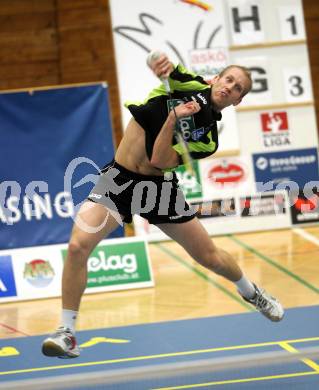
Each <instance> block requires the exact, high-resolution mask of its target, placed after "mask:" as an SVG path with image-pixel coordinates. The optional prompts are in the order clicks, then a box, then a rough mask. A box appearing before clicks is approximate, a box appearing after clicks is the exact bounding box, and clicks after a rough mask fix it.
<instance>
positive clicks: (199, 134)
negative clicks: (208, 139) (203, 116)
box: [192, 127, 205, 141]
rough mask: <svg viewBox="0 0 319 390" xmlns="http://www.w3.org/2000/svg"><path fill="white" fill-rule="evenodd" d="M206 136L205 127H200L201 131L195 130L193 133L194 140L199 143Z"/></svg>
mask: <svg viewBox="0 0 319 390" xmlns="http://www.w3.org/2000/svg"><path fill="white" fill-rule="evenodd" d="M204 134H205V129H204V127H200V128H199V129H195V130H194V131H192V140H194V141H198V140H199V139H200V138H201V137H202V136H203V135H204Z"/></svg>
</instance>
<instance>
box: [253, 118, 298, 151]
mask: <svg viewBox="0 0 319 390" xmlns="http://www.w3.org/2000/svg"><path fill="white" fill-rule="evenodd" d="M260 119H261V128H262V135H263V143H264V146H265V147H266V148H267V147H280V146H286V145H290V144H291V140H290V132H289V126H288V115H287V112H285V111H279V112H268V113H262V114H260Z"/></svg>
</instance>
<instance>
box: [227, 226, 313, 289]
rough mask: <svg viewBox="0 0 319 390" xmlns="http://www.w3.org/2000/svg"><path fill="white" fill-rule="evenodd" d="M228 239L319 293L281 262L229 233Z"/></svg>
mask: <svg viewBox="0 0 319 390" xmlns="http://www.w3.org/2000/svg"><path fill="white" fill-rule="evenodd" d="M227 237H229V239H230V240H231V241H233V242H236V243H237V244H238V245H239V246H241V247H242V248H244V249H246V250H247V251H248V252H250V253H253V254H255V255H256V256H257V257H259V258H260V259H262V260H264V261H265V262H266V263H268V264H270V265H272V266H273V267H275V268H277V269H278V270H279V271H281V272H283V273H285V274H286V275H288V276H290V277H291V278H293V279H295V280H296V281H297V282H299V283H300V284H302V285H303V286H305V287H307V288H308V289H309V290H311V291H314V292H315V293H317V294H319V288H317V287H316V286H314V285H312V284H311V283H309V282H308V281H307V280H305V279H303V278H301V277H300V276H298V275H296V274H295V273H293V272H292V271H289V269H287V268H286V267H284V266H282V265H281V264H278V263H277V262H276V261H274V260H272V259H271V258H270V257H268V256H266V255H264V254H262V253H260V252H259V251H258V250H257V249H255V248H253V247H251V246H250V245H248V244H246V243H244V242H243V241H241V240H240V239H239V238H238V237H236V236H234V235H232V234H229V235H227Z"/></svg>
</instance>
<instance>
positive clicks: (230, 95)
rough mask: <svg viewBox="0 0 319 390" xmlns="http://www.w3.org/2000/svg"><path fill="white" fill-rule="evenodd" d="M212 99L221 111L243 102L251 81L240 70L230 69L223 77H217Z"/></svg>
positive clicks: (213, 84) (213, 80) (214, 79)
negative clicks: (243, 95)
mask: <svg viewBox="0 0 319 390" xmlns="http://www.w3.org/2000/svg"><path fill="white" fill-rule="evenodd" d="M211 84H212V93H211V98H212V101H213V105H214V107H215V108H216V109H217V110H218V111H221V110H222V109H224V108H225V107H228V106H230V105H233V106H236V105H237V104H239V103H240V102H241V99H242V94H243V92H244V91H246V90H247V88H248V87H249V80H248V78H247V76H246V75H245V73H244V72H243V71H242V70H241V69H240V68H235V67H234V68H230V69H228V70H227V71H226V72H225V73H224V74H223V75H222V76H220V75H217V76H215V77H214V78H213V79H212V81H211Z"/></svg>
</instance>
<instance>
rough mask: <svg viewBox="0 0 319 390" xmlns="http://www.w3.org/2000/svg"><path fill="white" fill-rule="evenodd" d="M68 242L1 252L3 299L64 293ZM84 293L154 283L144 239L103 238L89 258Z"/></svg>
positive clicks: (0, 283) (0, 277) (53, 295)
mask: <svg viewBox="0 0 319 390" xmlns="http://www.w3.org/2000/svg"><path fill="white" fill-rule="evenodd" d="M66 250H67V245H65V244H62V245H61V244H57V245H49V246H38V247H33V248H20V249H13V250H5V251H0V302H8V301H21V300H31V299H40V298H49V297H57V296H60V295H61V280H62V270H63V263H64V260H65V257H66V253H67V252H66ZM88 271H89V273H88V282H87V288H86V290H85V293H95V292H103V291H114V290H124V289H131V288H142V287H151V286H154V281H153V275H152V269H151V265H150V258H149V253H148V247H147V244H146V242H145V241H144V240H143V239H138V238H125V239H121V238H116V239H108V240H103V241H102V242H101V243H100V244H99V245H98V246H97V247H96V248H95V250H94V251H93V252H92V254H91V256H90V258H89V261H88Z"/></svg>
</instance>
